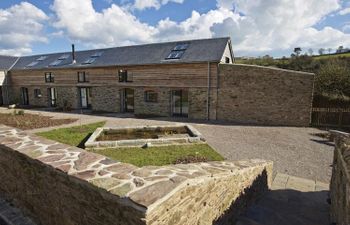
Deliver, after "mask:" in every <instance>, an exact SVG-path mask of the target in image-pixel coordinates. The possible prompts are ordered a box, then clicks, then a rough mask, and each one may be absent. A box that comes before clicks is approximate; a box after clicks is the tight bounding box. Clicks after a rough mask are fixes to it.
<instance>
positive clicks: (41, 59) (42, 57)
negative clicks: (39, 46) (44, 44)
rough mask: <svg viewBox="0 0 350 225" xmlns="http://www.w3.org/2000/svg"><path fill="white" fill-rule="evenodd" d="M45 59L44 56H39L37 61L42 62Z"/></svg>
mask: <svg viewBox="0 0 350 225" xmlns="http://www.w3.org/2000/svg"><path fill="white" fill-rule="evenodd" d="M46 58H47V56H46V55H43V56H40V57H39V58H37V59H36V60H37V61H44V60H45V59H46Z"/></svg>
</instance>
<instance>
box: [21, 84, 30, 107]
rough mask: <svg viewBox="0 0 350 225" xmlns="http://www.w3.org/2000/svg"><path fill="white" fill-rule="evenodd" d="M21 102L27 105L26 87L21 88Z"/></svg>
mask: <svg viewBox="0 0 350 225" xmlns="http://www.w3.org/2000/svg"><path fill="white" fill-rule="evenodd" d="M21 96H22V104H23V105H29V97H28V88H25V87H22V88H21Z"/></svg>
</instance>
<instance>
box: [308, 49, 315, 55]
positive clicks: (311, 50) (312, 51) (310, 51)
mask: <svg viewBox="0 0 350 225" xmlns="http://www.w3.org/2000/svg"><path fill="white" fill-rule="evenodd" d="M308 52H309V55H310V56H312V55H313V53H314V50H313V49H312V48H309V50H308Z"/></svg>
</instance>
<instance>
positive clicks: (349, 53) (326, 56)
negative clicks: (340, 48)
mask: <svg viewBox="0 0 350 225" xmlns="http://www.w3.org/2000/svg"><path fill="white" fill-rule="evenodd" d="M339 57H346V58H347V57H350V52H348V53H342V54H334V55H317V56H313V57H312V58H314V59H331V58H339Z"/></svg>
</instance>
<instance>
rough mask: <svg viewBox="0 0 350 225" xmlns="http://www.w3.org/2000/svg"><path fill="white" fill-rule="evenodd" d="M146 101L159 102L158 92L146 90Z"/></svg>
mask: <svg viewBox="0 0 350 225" xmlns="http://www.w3.org/2000/svg"><path fill="white" fill-rule="evenodd" d="M145 102H158V93H157V92H155V91H145Z"/></svg>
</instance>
